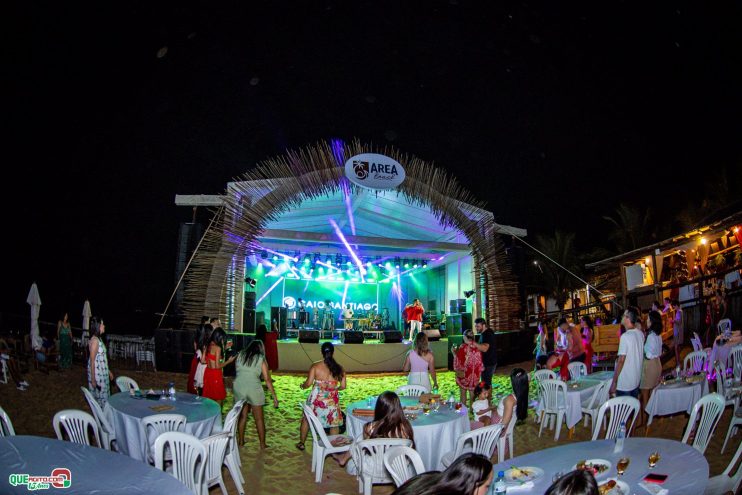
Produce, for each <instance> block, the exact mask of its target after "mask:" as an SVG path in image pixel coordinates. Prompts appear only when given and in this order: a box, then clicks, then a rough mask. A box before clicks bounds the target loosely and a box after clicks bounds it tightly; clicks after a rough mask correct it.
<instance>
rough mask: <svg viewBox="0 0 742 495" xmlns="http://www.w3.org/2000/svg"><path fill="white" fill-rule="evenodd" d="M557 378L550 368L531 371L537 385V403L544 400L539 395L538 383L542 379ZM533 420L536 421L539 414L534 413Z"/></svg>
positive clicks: (538, 419)
mask: <svg viewBox="0 0 742 495" xmlns="http://www.w3.org/2000/svg"><path fill="white" fill-rule="evenodd" d="M557 378H558V376H557V374H556V373H554V372H553V371H551V370H536V371H534V372H533V379H534V380H535V381H536V386H537V387H538V393H537V397H536V401H537V402H538V403H539V404H541V403H542V402H543V400H544V398H543V397H542V396H541V387H540V386H539V383H541V382H542V381H544V380H556V379H557ZM533 420H534V421H535V422H537V423H538V422H539V421H540V418H539V415H538V414H534V415H533Z"/></svg>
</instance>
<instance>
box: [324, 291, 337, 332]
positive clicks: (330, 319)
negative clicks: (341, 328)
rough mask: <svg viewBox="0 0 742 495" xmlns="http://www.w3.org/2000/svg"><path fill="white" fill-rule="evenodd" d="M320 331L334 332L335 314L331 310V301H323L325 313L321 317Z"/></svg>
mask: <svg viewBox="0 0 742 495" xmlns="http://www.w3.org/2000/svg"><path fill="white" fill-rule="evenodd" d="M322 330H331V331H334V330H335V313H334V311H333V310H332V301H330V300H329V299H327V300H326V301H325V312H324V314H323V315H322Z"/></svg>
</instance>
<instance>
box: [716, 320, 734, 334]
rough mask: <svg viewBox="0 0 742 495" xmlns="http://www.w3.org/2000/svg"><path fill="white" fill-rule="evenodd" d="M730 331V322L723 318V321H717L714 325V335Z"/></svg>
mask: <svg viewBox="0 0 742 495" xmlns="http://www.w3.org/2000/svg"><path fill="white" fill-rule="evenodd" d="M731 331H732V320H730V319H729V318H724V319H723V320H719V323H718V324H717V325H716V333H717V334H718V335H724V334H725V333H726V332H731Z"/></svg>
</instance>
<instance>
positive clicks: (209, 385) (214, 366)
mask: <svg viewBox="0 0 742 495" xmlns="http://www.w3.org/2000/svg"><path fill="white" fill-rule="evenodd" d="M226 340H227V334H226V333H225V332H224V330H222V329H221V328H217V329H216V330H214V331H213V332H212V333H211V338H210V339H209V348H208V353H207V355H206V370H205V371H204V391H203V396H204V397H207V398H209V399H212V400H215V401H216V402H218V403H219V407H220V408H221V405H222V402H224V398H225V397H226V396H227V390H226V389H225V388H224V372H223V371H222V369H223V368H224V367H225V366H227V365H229V364H231V363H232V362H233V361H234V360H235V359H237V356H232V357H230V358H229V359H227V360H226V361H225V360H224V358H223V356H224V343H225V341H226Z"/></svg>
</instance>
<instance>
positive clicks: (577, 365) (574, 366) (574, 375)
mask: <svg viewBox="0 0 742 495" xmlns="http://www.w3.org/2000/svg"><path fill="white" fill-rule="evenodd" d="M567 369H568V370H569V379H570V380H577V379H578V378H580V377H581V376H585V375H587V366H586V365H585V363H581V362H579V361H577V362H574V363H569V364H568V365H567ZM580 371H582V374H580Z"/></svg>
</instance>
